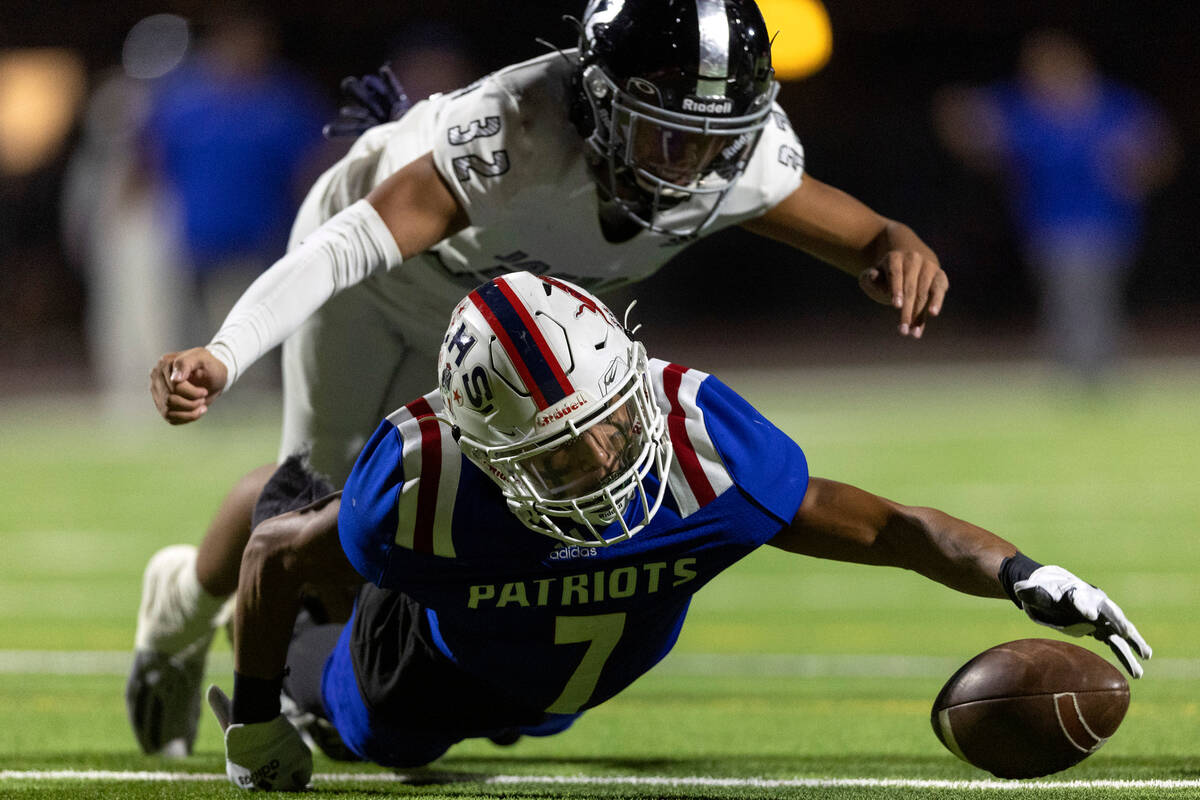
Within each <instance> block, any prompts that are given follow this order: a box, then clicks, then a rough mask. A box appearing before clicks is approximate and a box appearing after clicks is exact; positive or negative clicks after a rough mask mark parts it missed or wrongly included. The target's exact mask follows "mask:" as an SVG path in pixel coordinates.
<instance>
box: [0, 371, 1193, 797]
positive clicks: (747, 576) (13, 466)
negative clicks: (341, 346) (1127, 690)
mask: <svg viewBox="0 0 1200 800" xmlns="http://www.w3.org/2000/svg"><path fill="white" fill-rule="evenodd" d="M722 377H724V378H725V380H726V382H727V383H729V384H731V385H733V386H734V387H735V388H738V389H740V390H741V391H742V392H743V393H744V394H746V395H747V396H748V397H749V398H750V399H751V400H752V401H753V402H755V403H756V404H757V405H758V406H759V407H760V408H761V409H763V410H764V411H765V412H766V413H767V414H768V416H770V417H772V418H773V419H774V420H776V421H777V422H778V423H779V424H780V426H781V427H783V428H784V429H785V430H787V431H788V432H789V433H791V434H792V435H793V436H794V437H795V438H796V439H797V440H798V441H799V442H800V443H801V444H802V445H803V446H804V448H805V451H806V453H807V455H808V458H809V462H810V466H811V469H812V472H813V473H814V474H817V475H822V476H826V477H835V478H838V479H841V480H845V481H848V482H851V483H855V484H858V485H860V486H863V487H864V488H867V489H870V490H872V491H875V492H878V493H880V494H883V495H885V496H888V497H891V498H893V499H896V500H899V501H902V502H906V503H918V504H923V505H933V506H937V507H940V508H942V509H944V510H946V511H948V512H950V513H953V514H956V515H958V516H962V517H966V518H968V519H970V520H972V521H974V522H977V523H979V524H982V525H984V526H986V527H989V528H991V529H993V530H995V531H997V532H998V533H1001V534H1002V535H1004V536H1006V537H1008V538H1010V539H1012V540H1013V541H1015V542H1016V543H1017V544H1018V545H1020V546H1021V547H1022V548H1023V549H1024V550H1025V551H1026V552H1027V553H1029V554H1030V555H1032V556H1034V557H1035V558H1037V559H1039V560H1041V561H1044V562H1055V563H1061V564H1063V565H1064V566H1066V567H1068V568H1069V569H1071V570H1073V571H1075V572H1077V573H1078V574H1080V575H1082V576H1084V577H1086V578H1088V579H1089V580H1091V581H1093V582H1095V583H1097V584H1098V585H1100V586H1101V587H1103V588H1104V589H1105V590H1107V591H1108V592H1109V594H1111V595H1112V596H1113V597H1114V598H1115V599H1116V600H1117V602H1119V603H1120V604H1121V605H1122V606H1123V607H1124V609H1125V610H1126V612H1127V613H1128V614H1129V616H1130V618H1131V619H1133V621H1134V622H1135V623H1137V624H1138V626H1139V628H1140V629H1141V631H1142V633H1143V634H1144V635H1145V636H1146V638H1147V639H1148V640H1149V642H1150V644H1151V645H1153V647H1154V650H1155V658H1154V660H1153V661H1151V662H1150V663H1149V664H1148V666H1147V677H1146V678H1145V679H1144V680H1142V681H1139V682H1137V683H1135V684H1134V685H1133V686H1132V693H1133V700H1132V704H1131V707H1130V711H1129V714H1128V716H1127V718H1126V720H1125V722H1124V724H1123V726H1122V727H1121V729H1120V730H1119V731H1118V732H1117V734H1116V736H1115V737H1114V738H1113V739H1112V741H1110V742H1109V743H1108V744H1106V745H1105V747H1104V749H1103V750H1101V751H1100V752H1099V753H1098V754H1097V755H1095V756H1093V757H1092V758H1090V759H1089V760H1088V761H1085V762H1084V763H1083V764H1081V765H1080V766H1078V767H1076V768H1074V769H1072V770H1070V771H1068V772H1066V773H1062V774H1060V775H1058V776H1053V777H1052V778H1049V779H1046V780H1047V781H1059V782H1069V781H1085V782H1087V783H1083V784H1075V785H1071V784H1069V783H1060V784H1059V785H1056V786H1051V787H1049V788H1039V787H1042V784H1035V785H1033V786H1031V785H1029V784H1028V783H1006V784H1004V786H1005V787H1007V788H998V787H997V785H996V784H990V783H984V784H974V785H972V784H969V783H967V782H969V781H984V780H987V779H990V776H989V775H987V774H986V773H983V772H980V771H978V770H975V769H973V768H971V767H969V766H967V765H965V764H963V763H961V762H959V761H958V760H957V759H955V758H954V757H953V756H951V755H950V754H949V753H948V752H946V751H945V750H944V749H943V748H942V747H941V745H940V744H939V743H938V741H937V739H936V738H935V737H934V735H933V733H932V731H931V729H930V725H929V706H930V703H931V701H932V699H933V697H934V695H935V694H936V693H937V690H938V688H939V687H940V686H941V684H942V682H943V681H944V680H945V678H946V677H948V676H949V674H950V672H952V671H953V669H954V668H955V667H956V666H957V665H958V664H960V663H962V662H963V661H965V660H966V659H968V658H969V657H971V656H972V655H974V654H975V653H977V652H979V651H980V650H983V649H985V648H987V647H990V646H991V645H993V644H997V643H999V642H1002V641H1007V640H1009V639H1015V638H1022V637H1032V636H1044V635H1053V634H1052V633H1051V632H1049V631H1048V629H1044V628H1039V627H1037V626H1035V625H1033V624H1032V623H1030V622H1028V621H1027V620H1025V618H1024V617H1023V616H1022V615H1021V614H1020V613H1019V612H1017V611H1016V610H1015V609H1014V608H1013V607H1012V606H1011V604H1008V603H1007V602H1000V601H987V600H979V599H974V598H969V597H965V596H961V595H956V594H954V593H952V592H950V591H949V590H946V589H943V588H942V587H940V586H937V585H934V584H929V583H927V582H926V581H924V580H923V579H921V578H919V577H917V576H915V575H910V574H905V573H902V572H899V571H895V570H882V569H878V568H866V567H854V566H845V565H837V564H832V563H828V562H818V561H813V560H806V559H801V558H799V557H796V556H789V555H787V554H784V553H780V552H776V551H771V550H769V549H764V550H763V551H761V552H759V553H757V554H755V555H754V556H752V557H751V558H749V559H747V560H746V561H745V562H743V563H741V564H739V565H738V566H737V567H735V568H734V569H733V570H731V571H729V572H728V573H727V574H725V575H723V576H722V577H721V578H719V579H718V580H716V581H714V582H713V583H712V584H711V585H710V586H709V587H707V588H706V589H705V590H704V591H703V592H701V593H700V595H699V596H698V597H697V599H696V602H695V604H694V605H693V611H692V613H691V615H690V617H689V620H688V624H687V626H685V628H684V633H683V636H682V639H681V641H680V644H679V646H678V648H677V650H676V652H675V653H674V654H673V655H672V656H671V657H670V658H669V659H668V660H667V661H666V662H665V663H664V664H663V665H662V666H661V667H660V668H659V669H658V670H657V671H655V672H652V673H651V674H650V675H648V676H647V677H645V678H643V679H642V680H641V681H639V682H638V683H637V684H635V685H634V686H633V687H632V688H631V689H630V690H628V691H627V692H626V693H625V694H623V695H621V696H620V697H618V698H617V699H615V700H613V701H611V702H610V703H608V704H607V705H605V706H603V707H601V708H599V709H596V710H594V711H592V712H589V713H588V714H587V715H586V716H585V717H584V718H583V719H582V720H581V721H580V722H579V723H577V724H576V725H575V726H574V728H572V729H571V730H570V731H568V732H567V733H565V734H563V735H560V736H558V737H553V738H549V739H541V740H529V739H526V740H522V741H521V742H520V743H518V744H517V745H516V746H514V747H512V748H507V749H500V748H497V747H495V746H493V745H491V744H489V743H479V742H468V743H466V744H463V745H461V746H459V747H457V748H455V749H453V750H451V751H450V753H449V754H448V755H447V756H446V757H445V758H443V759H442V760H441V761H439V762H437V763H436V764H434V765H432V767H430V768H428V769H426V770H415V771H412V772H410V773H408V774H406V775H404V776H396V775H393V774H391V773H388V772H386V771H384V770H380V769H377V768H371V767H366V766H349V767H348V766H346V765H344V764H337V763H335V762H331V761H328V760H325V759H323V758H321V757H318V759H317V764H316V771H317V773H318V776H317V780H316V782H315V785H316V787H317V789H318V790H319V791H320V792H321V793H322V794H325V795H329V796H331V797H361V798H366V797H375V796H378V795H380V794H397V795H406V796H407V795H411V796H421V797H572V798H579V797H628V798H651V797H678V798H703V797H821V798H876V797H889V798H891V797H920V798H933V797H938V798H943V797H945V798H959V797H983V796H999V797H1010V796H1012V797H1020V798H1027V797H1030V798H1032V797H1039V798H1040V797H1046V798H1050V797H1054V798H1060V797H1071V798H1081V799H1082V798H1110V797H1139V798H1142V797H1145V798H1151V797H1200V701H1198V700H1197V697H1198V696H1200V620H1198V619H1197V614H1196V610H1197V608H1200V567H1198V564H1200V535H1198V534H1200V530H1198V529H1200V525H1198V524H1197V523H1198V522H1200V484H1198V482H1197V474H1198V472H1200V456H1198V455H1197V453H1198V451H1200V414H1198V413H1197V410H1198V409H1200V401H1198V400H1197V398H1200V365H1197V364H1194V363H1191V364H1189V363H1178V362H1177V363H1175V364H1173V365H1172V364H1158V365H1156V366H1145V367H1142V368H1139V369H1137V370H1134V371H1132V372H1131V373H1130V375H1129V376H1128V378H1127V379H1126V380H1124V381H1123V382H1122V383H1121V385H1120V386H1118V387H1117V388H1116V389H1115V390H1114V391H1113V392H1112V393H1110V394H1109V395H1108V396H1106V397H1103V398H1088V397H1081V396H1079V395H1078V394H1076V393H1074V392H1073V391H1071V390H1070V388H1069V387H1065V386H1063V385H1061V384H1059V383H1056V382H1054V381H1051V380H1048V379H1046V378H1045V377H1044V376H1042V375H1040V374H1039V373H1037V372H1035V371H1030V370H1028V369H1024V368H1021V367H1015V366H1002V367H993V368H983V367H978V368H972V369H970V370H966V369H951V368H942V369H937V370H925V371H917V372H914V373H908V374H906V373H903V372H894V373H893V372H882V371H865V370H845V371H807V372H797V373H777V374H770V375H766V374H759V375H753V374H745V375H738V374H728V373H726V374H723V375H722ZM244 402H245V401H243V403H244ZM235 412H241V413H235ZM275 437H276V432H275V424H274V412H273V410H272V409H271V408H269V407H267V408H259V407H256V406H251V405H245V404H244V405H243V406H242V407H241V408H236V406H235V401H234V398H233V397H232V396H231V397H230V398H229V401H228V404H227V406H226V407H224V408H222V407H221V406H218V407H217V408H216V409H214V412H213V414H212V415H210V417H209V418H206V419H205V420H203V421H202V422H201V423H199V424H197V425H192V426H188V427H185V428H178V429H171V428H168V427H167V426H166V425H162V424H157V425H155V424H151V425H150V426H149V427H129V426H123V425H112V424H109V423H105V422H103V421H101V420H97V419H95V418H94V417H93V413H92V410H91V409H90V408H89V405H88V403H87V402H86V401H84V400H64V399H60V398H52V397H47V398H40V399H38V400H36V401H31V400H19V401H18V400H0V442H2V443H3V444H2V447H0V543H2V544H3V557H2V558H0V619H2V620H3V642H2V643H0V797H2V798H35V797H36V798H43V797H44V798H65V797H71V798H75V797H106V798H117V797H133V798H143V797H168V796H169V797H173V798H174V797H186V798H190V797H217V796H220V797H232V796H237V795H239V792H237V791H236V790H234V789H233V788H232V787H229V786H228V784H226V783H225V782H224V779H223V777H221V773H222V772H223V769H224V759H223V755H222V750H221V743H220V738H219V736H218V735H217V728H216V725H215V723H213V721H212V720H211V718H208V717H207V716H206V718H205V719H204V720H203V722H202V726H201V735H200V740H199V742H198V745H197V753H196V755H194V756H193V757H191V758H189V759H186V760H183V761H176V762H172V761H166V760H161V759H148V758H144V757H142V756H140V755H139V754H138V753H137V751H136V746H135V744H134V740H133V737H132V734H131V733H130V732H129V731H128V729H127V723H126V721H125V711H124V704H123V700H122V688H123V685H124V670H125V668H126V665H127V663H128V655H127V653H128V650H129V648H130V645H131V639H132V635H133V621H134V613H135V611H136V607H137V601H138V594H139V589H140V587H139V576H140V572H141V569H142V567H143V566H144V564H145V561H146V559H147V558H148V557H149V555H150V554H151V553H152V552H154V551H155V550H156V549H157V548H159V547H160V546H162V545H164V544H167V543H171V542H176V541H197V540H198V539H199V537H200V535H201V533H202V530H203V526H204V524H205V523H206V522H207V518H208V516H209V514H210V513H211V511H212V510H213V508H214V507H215V505H216V504H217V502H218V500H219V498H220V496H221V495H222V493H223V492H224V491H225V489H227V488H228V486H229V484H230V482H231V480H232V479H233V478H234V477H236V476H238V475H240V474H241V473H242V472H244V471H245V470H246V469H248V468H250V467H252V466H255V465H257V464H259V463H262V462H264V461H267V460H270V459H271V458H272V457H273V455H274V448H275ZM1093 649H1096V650H1097V652H1106V651H1105V650H1104V649H1103V648H1101V647H1099V646H1097V647H1096V648H1093ZM228 665H229V661H228V647H227V646H226V645H225V644H224V643H223V642H222V643H220V644H219V645H218V652H217V653H216V654H215V655H214V659H213V663H212V664H210V667H211V672H212V677H213V678H214V679H215V680H217V681H220V682H222V683H223V684H224V685H225V686H226V687H227V688H228V686H229V683H230V675H229V673H228V669H229V666H228ZM530 667H531V668H536V665H530ZM64 770H71V771H74V772H72V773H71V774H69V775H62V774H59V772H58V771H64ZM157 773H171V774H183V773H186V774H187V775H190V776H191V778H192V779H191V780H187V781H179V780H175V781H171V782H168V781H167V780H166V778H167V777H170V775H162V774H157ZM56 775H57V777H56ZM889 781H892V782H890V783H889ZM1131 781H1132V782H1137V783H1136V784H1128V783H1126V782H1131ZM1155 781H1157V782H1159V783H1157V784H1155V783H1151V782H1155ZM921 782H924V783H921Z"/></svg>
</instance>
